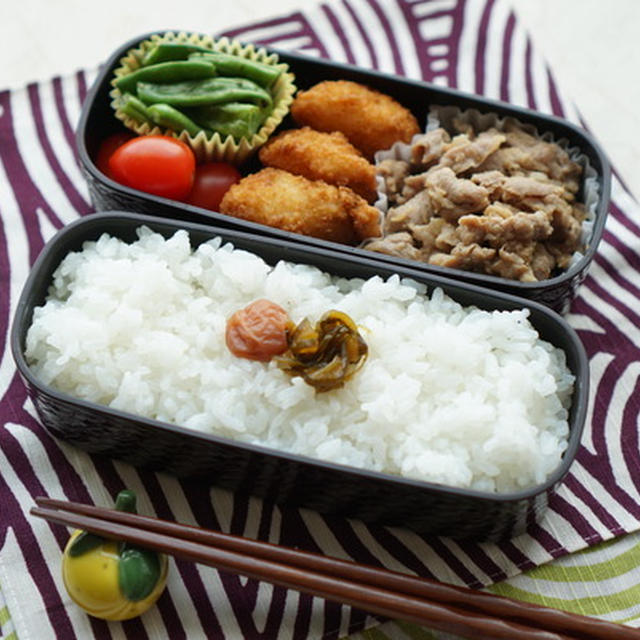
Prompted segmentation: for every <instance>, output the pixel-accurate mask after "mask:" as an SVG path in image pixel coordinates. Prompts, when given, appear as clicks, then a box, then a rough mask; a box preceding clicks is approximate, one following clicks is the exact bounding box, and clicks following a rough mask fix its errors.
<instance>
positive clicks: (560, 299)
mask: <svg viewBox="0 0 640 640" xmlns="http://www.w3.org/2000/svg"><path fill="white" fill-rule="evenodd" d="M150 36H151V34H146V35H144V36H140V37H139V38H135V39H133V40H131V41H129V42H127V43H125V44H123V45H122V46H121V47H120V48H119V49H118V50H117V51H115V52H114V53H113V55H112V56H111V58H110V59H109V60H108V61H107V62H106V64H105V65H104V66H103V67H102V69H101V71H100V74H99V76H98V78H97V79H96V81H95V83H94V85H93V87H92V89H91V91H90V93H89V95H88V97H87V100H86V102H85V104H84V106H83V110H82V115H81V118H80V123H79V127H78V131H77V146H78V152H79V157H80V164H81V167H82V170H83V173H84V175H85V177H86V179H87V182H88V184H89V192H90V196H91V200H92V202H93V205H94V207H95V208H96V210H97V211H106V210H110V209H123V210H127V211H137V212H140V213H147V214H150V215H162V216H165V215H166V216H169V217H172V218H175V219H178V220H183V221H188V222H200V223H205V224H213V225H216V226H223V227H235V228H238V229H241V230H244V231H248V232H251V233H256V234H259V235H269V236H272V237H275V238H279V239H281V240H288V241H293V242H301V243H304V244H306V245H308V246H312V247H321V248H330V249H333V250H339V251H342V252H345V253H348V254H351V255H356V256H362V257H365V256H366V257H367V258H368V259H374V260H380V261H383V262H386V263H388V264H391V265H393V266H395V267H401V266H404V267H409V266H410V267H411V268H414V269H419V270H421V271H424V272H425V273H428V274H434V275H443V276H447V277H453V278H456V279H458V280H464V281H466V282H470V283H472V284H476V285H480V286H484V287H487V288H490V289H492V290H499V291H506V292H508V293H512V294H514V295H519V296H522V297H526V298H528V299H530V300H535V301H538V302H541V303H542V304H545V305H547V306H549V307H551V308H552V309H555V310H556V311H559V312H561V313H564V312H566V311H567V310H568V308H569V305H570V303H571V301H572V300H573V298H574V297H575V296H576V291H577V289H578V287H579V285H580V284H581V283H582V281H583V280H584V278H585V277H586V275H587V270H588V268H589V265H590V263H591V261H592V260H593V257H594V254H595V252H596V250H597V247H598V243H599V242H600V238H601V236H602V232H603V228H604V224H605V219H606V216H607V212H608V207H609V197H610V190H611V186H610V184H611V176H610V168H609V164H608V161H607V159H606V157H605V155H604V154H603V152H602V151H601V149H600V148H599V146H598V145H597V143H596V142H595V141H594V140H593V138H592V137H591V136H590V135H589V134H588V133H587V132H585V131H584V130H582V129H580V128H579V127H576V126H574V125H573V124H571V123H569V122H567V121H565V120H562V119H559V118H555V117H552V116H547V115H544V114H541V113H538V112H535V111H531V110H528V109H523V108H520V107H516V106H512V105H509V104H506V103H503V102H498V101H493V100H488V99H485V98H482V97H479V96H474V95H470V94H466V93H462V92H459V91H456V90H452V89H447V88H442V87H439V86H435V85H433V84H429V83H426V82H419V81H413V80H407V79H405V78H401V77H398V76H393V75H388V74H384V73H379V72H375V71H370V70H367V69H362V68H358V67H354V66H350V65H344V64H338V63H334V62H328V61H326V60H319V59H317V58H311V57H307V56H304V55H300V54H296V53H289V52H284V51H278V50H273V51H274V52H275V53H277V54H278V56H279V57H280V60H281V61H282V62H285V63H287V64H288V65H289V67H290V70H291V71H292V72H293V73H294V74H295V78H296V80H295V83H296V86H297V87H298V88H299V89H306V88H308V87H309V86H311V85H313V84H316V83H317V82H320V81H322V80H336V79H347V80H353V81H355V82H360V83H363V84H366V85H369V86H370V87H372V88H375V89H378V90H379V91H382V92H384V93H387V94H389V95H391V96H393V97H394V98H395V99H396V100H398V101H399V102H400V103H402V104H403V105H404V106H406V107H408V108H409V109H410V110H411V111H412V112H413V114H414V115H415V116H416V118H417V119H418V122H419V123H420V125H421V126H426V121H427V114H428V112H429V110H430V108H431V107H434V106H436V107H438V106H440V107H444V106H455V107H458V108H460V109H462V110H467V109H474V110H477V111H479V112H480V113H496V114H498V116H499V117H501V118H502V117H507V116H511V117H513V118H516V119H517V120H518V121H520V122H521V123H523V124H529V125H533V126H535V127H536V129H537V130H538V132H539V134H540V135H543V134H550V135H552V136H553V139H555V140H557V141H559V140H565V141H566V143H567V145H568V146H569V147H572V148H576V149H578V150H579V151H580V152H581V153H582V154H584V156H586V158H588V161H589V163H590V165H591V168H592V169H593V170H594V171H595V174H596V180H597V183H598V191H599V194H598V202H597V205H596V207H595V211H594V221H593V229H592V232H591V237H590V240H589V244H588V246H587V248H586V250H585V251H584V255H583V256H582V257H581V258H580V259H579V260H578V261H575V262H574V264H572V266H571V267H570V268H569V269H568V270H567V271H565V272H563V273H561V274H560V275H557V276H554V277H552V278H549V279H547V280H543V281H540V282H519V281H513V280H507V279H505V278H501V277H497V276H490V275H484V274H481V273H473V272H470V271H463V270H460V269H452V268H446V267H439V266H434V265H428V264H425V263H421V262H417V261H412V260H406V259H403V258H396V257H392V256H387V255H384V254H382V253H374V252H369V251H366V250H364V249H359V248H353V247H349V246H345V245H341V244H337V243H333V242H327V241H324V240H320V239H316V238H312V237H309V236H303V235H300V234H293V233H289V232H285V231H281V230H279V229H275V228H272V227H268V226H265V225H260V224H256V223H252V222H249V221H245V220H240V219H237V218H233V217H230V216H227V215H223V214H220V213H218V212H215V211H208V210H206V209H202V208H199V207H194V206H191V205H186V204H183V203H180V202H176V201H172V200H169V199H166V198H162V197H156V196H153V195H148V194H145V193H142V192H140V191H137V190H134V189H130V188H128V187H125V186H122V185H120V184H117V183H116V182H114V181H113V180H110V179H109V178H107V177H106V176H105V175H103V174H102V173H101V172H100V171H99V170H98V169H97V167H96V165H95V163H94V158H95V155H96V153H97V149H98V146H99V144H100V142H101V141H102V140H103V139H104V138H105V137H106V136H107V135H109V134H111V133H114V132H115V131H116V130H118V128H119V127H121V126H122V125H121V124H120V122H119V121H118V120H117V119H116V118H115V116H114V113H113V110H112V108H111V106H110V102H111V99H110V97H109V92H110V90H111V84H110V83H111V79H112V77H113V72H114V69H116V68H117V67H118V66H119V61H120V59H121V58H122V57H123V56H124V54H125V53H126V52H127V51H129V50H130V49H132V48H135V47H136V46H137V45H138V44H139V43H140V42H142V41H143V40H147V39H148V38H149V37H150ZM291 126H294V124H293V122H292V121H291V120H290V118H286V119H285V120H284V121H283V123H282V124H281V125H280V127H279V129H278V130H282V129H286V128H289V127H291ZM278 130H276V132H277V131H278ZM256 169H257V167H252V166H251V164H249V166H248V167H245V168H244V171H246V172H252V171H253V170H256ZM584 188H585V187H584V184H583V185H582V190H583V191H584Z"/></svg>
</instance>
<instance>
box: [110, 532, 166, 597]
mask: <svg viewBox="0 0 640 640" xmlns="http://www.w3.org/2000/svg"><path fill="white" fill-rule="evenodd" d="M160 573H161V566H160V558H159V556H158V554H157V553H156V552H155V551H149V550H148V549H141V548H140V547H134V546H129V545H124V547H123V548H122V550H121V552H120V562H119V563H118V583H119V585H120V590H121V591H122V594H123V595H124V596H125V597H126V598H127V599H128V600H131V601H132V602H135V601H137V600H143V599H144V598H146V597H147V596H148V595H149V594H150V593H151V592H152V591H153V589H154V587H155V586H156V584H157V583H158V580H159V579H160Z"/></svg>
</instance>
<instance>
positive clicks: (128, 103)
mask: <svg viewBox="0 0 640 640" xmlns="http://www.w3.org/2000/svg"><path fill="white" fill-rule="evenodd" d="M120 109H121V110H122V112H123V113H125V114H126V115H128V116H129V117H130V118H133V119H134V120H136V121H137V122H148V123H152V122H153V119H152V118H151V116H150V115H149V111H148V109H147V105H146V104H145V103H144V102H142V100H138V98H136V96H134V95H131V94H130V93H125V94H124V96H123V97H122V102H121V103H120Z"/></svg>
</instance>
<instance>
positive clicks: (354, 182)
mask: <svg viewBox="0 0 640 640" xmlns="http://www.w3.org/2000/svg"><path fill="white" fill-rule="evenodd" d="M260 160H261V162H262V164H264V165H266V166H268V167H275V168H276V169H284V170H285V171H290V172H291V173H295V174H296V175H299V176H304V177H305V178H309V180H324V181H325V182H328V183H329V184H333V185H336V186H338V187H339V186H342V187H349V188H350V189H353V190H354V191H355V192H356V193H357V194H358V195H360V196H362V197H363V198H364V199H365V200H366V201H367V202H374V201H375V199H376V169H375V167H374V166H373V165H372V164H371V163H370V162H368V161H367V160H366V159H365V158H364V157H363V156H362V154H361V153H360V151H358V150H357V149H356V148H355V147H354V146H353V145H352V144H351V143H350V142H349V140H347V138H346V136H345V135H344V134H343V133H340V132H339V131H334V132H333V133H324V132H321V131H315V130H314V129H311V128H310V127H302V129H291V130H289V131H283V132H282V133H280V134H278V135H277V136H275V137H274V138H272V139H271V140H269V141H268V142H267V144H266V145H265V146H264V147H262V149H260Z"/></svg>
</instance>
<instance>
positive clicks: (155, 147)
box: [109, 136, 196, 200]
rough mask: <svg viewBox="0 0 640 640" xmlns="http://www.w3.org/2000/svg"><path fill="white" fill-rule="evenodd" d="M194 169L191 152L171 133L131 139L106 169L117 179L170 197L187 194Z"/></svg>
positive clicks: (113, 156)
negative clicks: (170, 134) (169, 134)
mask: <svg viewBox="0 0 640 640" xmlns="http://www.w3.org/2000/svg"><path fill="white" fill-rule="evenodd" d="M195 168H196V159H195V156H194V154H193V151H191V149H190V148H189V147H188V146H187V145H186V144H185V143H184V142H181V141H180V140H177V139H176V138H172V137H170V136H139V137H136V138H133V139H132V140H129V142H125V143H124V144H123V145H122V146H121V147H118V148H117V149H116V150H115V151H114V152H113V154H112V155H111V158H110V159H109V171H110V172H111V175H112V177H113V179H114V180H115V181H116V182H119V183H120V184H124V185H126V186H127V187H132V188H133V189H139V190H140V191H144V192H145V193H151V194H153V195H156V196H162V197H164V198H171V199H173V200H183V199H184V198H186V197H187V196H188V195H189V192H190V191H191V186H192V185H193V178H194V174H195Z"/></svg>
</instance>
